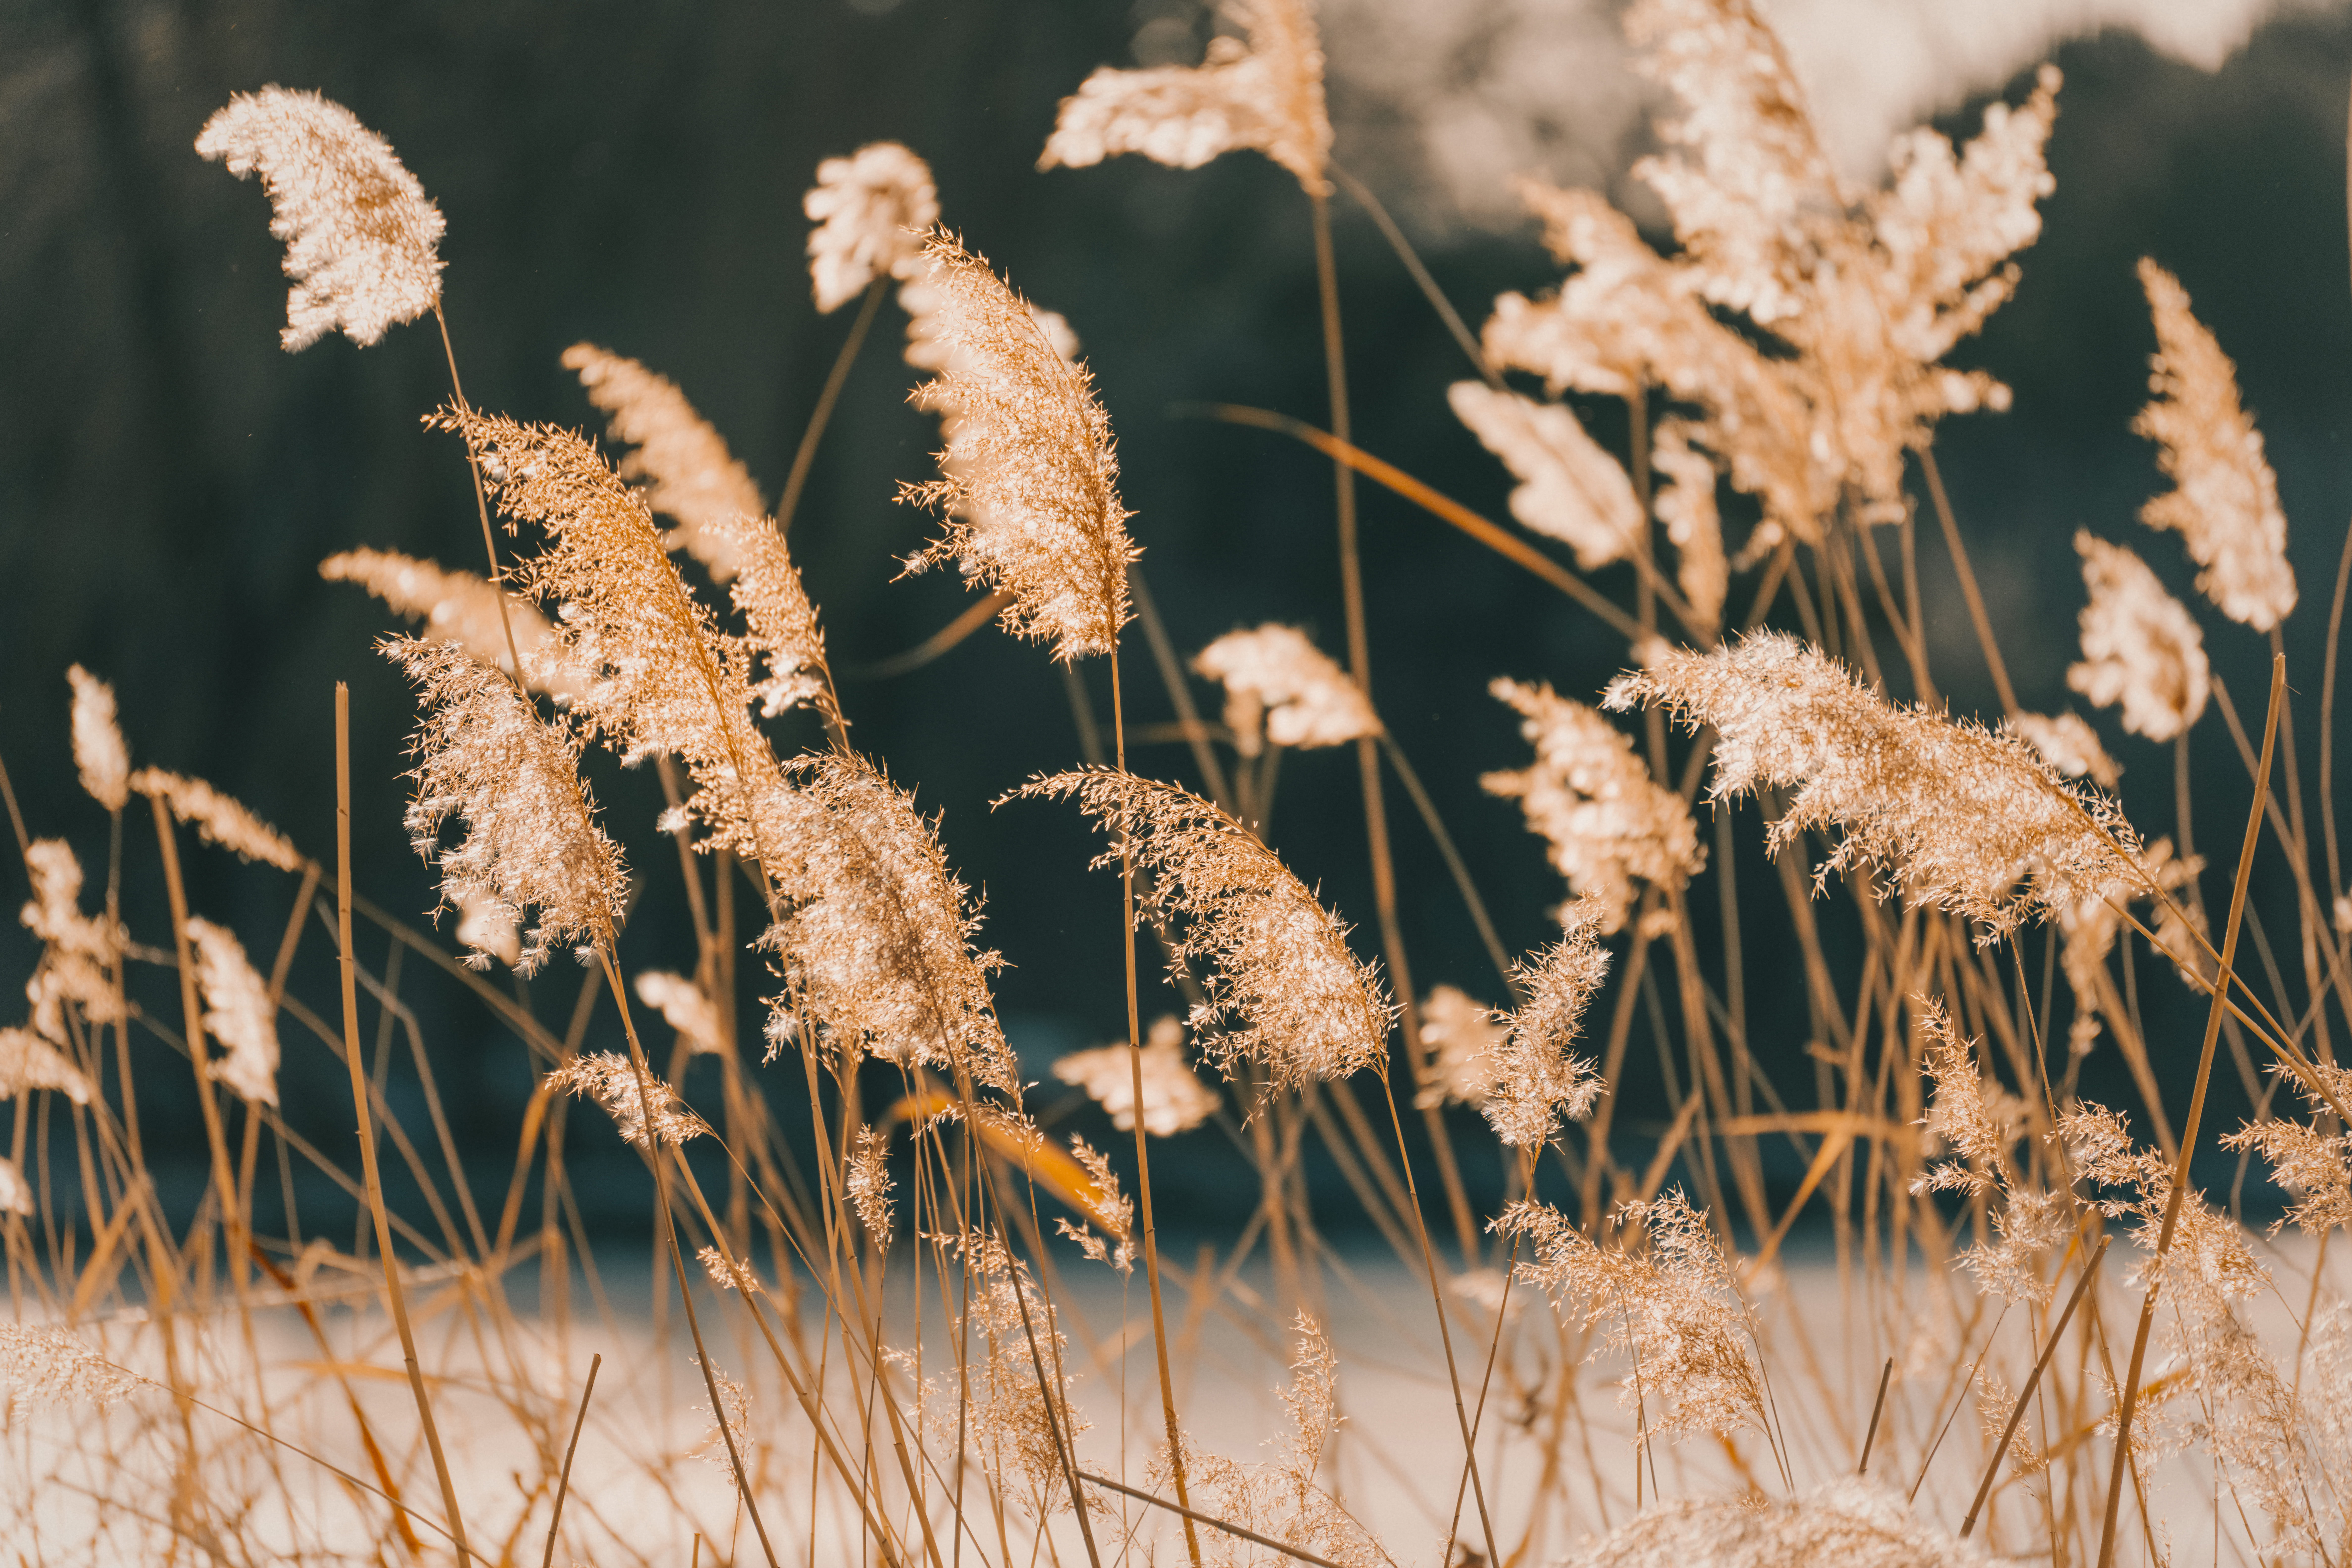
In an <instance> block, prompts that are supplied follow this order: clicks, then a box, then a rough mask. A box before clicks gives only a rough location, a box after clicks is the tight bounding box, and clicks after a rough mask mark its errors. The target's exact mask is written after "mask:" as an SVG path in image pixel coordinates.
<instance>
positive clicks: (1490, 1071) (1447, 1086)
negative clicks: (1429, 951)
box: [1412, 985, 1507, 1110]
mask: <svg viewBox="0 0 2352 1568" xmlns="http://www.w3.org/2000/svg"><path fill="white" fill-rule="evenodd" d="M1496 1017H1497V1016H1496V1013H1495V1012H1494V1011H1493V1010H1492V1009H1490V1008H1488V1007H1486V1006H1484V1005H1480V1004H1479V1003H1476V1002H1474V1001H1472V1000H1471V999H1470V997H1469V995H1468V994H1466V993H1465V992H1464V991H1463V990H1462V989H1461V988H1460V987H1459V986H1454V985H1433V986H1431V987H1430V989H1429V994H1428V995H1426V996H1423V998H1422V999H1421V1043H1422V1045H1423V1047H1424V1048H1426V1049H1427V1050H1428V1051H1429V1052H1430V1055H1431V1060H1430V1068H1429V1080H1428V1082H1427V1083H1426V1084H1424V1085H1423V1087H1422V1088H1421V1089H1420V1090H1419V1091H1418V1092H1416V1093H1415V1094H1414V1095H1413V1097H1412V1100H1413V1104H1414V1105H1415V1106H1416V1107H1417V1108H1419V1109H1422V1110H1427V1109H1428V1108H1429V1107H1431V1106H1433V1105H1447V1104H1453V1105H1467V1106H1472V1107H1480V1106H1484V1105H1485V1104H1486V1097H1487V1095H1489V1094H1490V1093H1492V1092H1493V1091H1494V1088H1495V1078H1496V1074H1497V1073H1499V1072H1500V1071H1501V1070H1502V1068H1501V1065H1500V1061H1499V1058H1498V1055H1497V1053H1498V1052H1499V1050H1500V1048H1501V1047H1502V1044H1503V1039H1504V1037H1505V1035H1506V1033H1507V1031H1506V1029H1505V1028H1504V1026H1503V1025H1502V1024H1501V1023H1499V1022H1497V1021H1496Z"/></svg>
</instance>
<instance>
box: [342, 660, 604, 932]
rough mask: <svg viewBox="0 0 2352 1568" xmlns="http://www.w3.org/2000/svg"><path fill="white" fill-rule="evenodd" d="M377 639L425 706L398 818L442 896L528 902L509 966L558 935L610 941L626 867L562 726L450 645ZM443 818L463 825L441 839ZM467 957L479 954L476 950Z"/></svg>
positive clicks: (517, 911) (510, 908) (510, 906)
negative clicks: (409, 795)
mask: <svg viewBox="0 0 2352 1568" xmlns="http://www.w3.org/2000/svg"><path fill="white" fill-rule="evenodd" d="M379 646H381V647H382V648H383V652H384V654H385V656H386V657H387V658H390V659H392V661H393V662H394V663H395V664H397V665H399V666H400V667H401V668H402V669H403V670H404V672H405V673H406V674H407V676H408V678H409V679H410V680H411V681H413V682H415V685H416V688H417V692H418V697H419V699H420V700H421V701H422V703H423V705H424V714H423V716H422V717H421V718H420V719H419V720H418V721H417V726H416V735H415V740H414V742H412V743H411V746H410V751H411V753H412V754H413V755H414V756H415V758H416V768H415V771H414V772H413V773H411V774H410V775H409V776H410V777H411V778H413V779H415V781H416V794H415V798H414V799H412V800H411V801H410V802H409V805H408V816H407V826H408V831H409V837H410V839H411V841H412V842H413V843H414V844H415V847H416V852H417V853H418V854H419V855H422V856H424V857H425V858H426V859H428V860H431V861H434V862H435V863H436V864H437V865H438V866H439V868H440V870H441V890H442V895H443V897H444V898H446V900H448V901H449V902H451V903H453V904H457V905H458V906H460V907H464V906H466V905H467V904H468V903H469V902H472V903H478V904H480V905H483V906H487V907H488V909H490V910H496V911H498V913H499V915H500V916H502V917H503V918H505V919H507V920H511V921H518V922H520V920H521V918H522V916H523V913H524V911H525V910H529V909H534V908H535V909H536V910H538V911H539V919H538V921H537V923H536V924H534V925H533V926H532V927H531V930H530V940H529V941H528V942H526V943H525V944H524V946H523V948H522V950H521V952H520V958H519V961H518V962H517V963H516V964H515V968H516V970H517V972H518V973H524V974H529V973H532V972H534V971H535V970H537V969H538V968H539V966H540V965H541V963H545V962H546V961H547V957H548V954H549V953H550V952H552V951H553V950H554V948H555V947H556V946H557V945H558V944H559V943H562V944H571V945H576V946H582V947H585V946H588V945H592V944H594V943H597V942H604V941H607V940H609V939H610V938H611V936H612V935H613V933H614V931H617V930H619V928H620V924H621V918H622V914H623V912H624V911H625V909H626V907H627V903H628V885H629V884H628V870H627V868H626V867H625V865H624V863H623V861H622V858H621V850H620V847H619V846H617V845H615V844H614V842H613V841H612V840H611V839H609V838H607V837H605V836H604V829H603V828H602V827H600V826H597V825H596V808H595V803H594V802H593V800H592V799H591V798H590V797H589V795H588V790H587V786H586V785H584V784H582V783H581V781H580V773H579V763H580V743H579V742H578V741H577V740H576V739H575V738H574V737H573V735H572V731H571V730H570V727H569V726H568V725H567V724H564V723H562V721H557V722H553V723H551V722H549V721H546V720H543V719H541V717H540V716H539V711H538V710H537V709H535V708H533V707H532V706H531V704H530V700H529V699H527V698H525V697H524V696H523V695H522V694H521V693H520V692H518V691H517V690H516V689H514V685H513V683H512V682H510V681H509V680H508V679H506V678H505V677H504V676H502V675H500V674H499V672H498V671H497V670H495V669H492V668H490V667H489V666H488V665H486V664H483V663H481V662H480V661H478V660H477V659H475V658H471V657H469V656H468V655H467V653H466V652H465V651H464V650H463V649H462V648H459V647H456V646H455V645H454V644H450V643H428V642H421V641H419V640H417V639H416V638H414V637H390V638H387V639H385V640H384V642H383V643H382V644H381V645H379ZM451 817H456V818H457V819H459V820H460V821H461V822H462V823H463V824H464V827H465V834H464V837H462V838H461V839H459V841H458V842H457V844H455V845H452V846H448V847H443V846H442V845H441V842H440V833H441V827H442V825H443V824H444V823H446V822H447V821H448V820H449V819H450V818H451ZM469 962H472V963H475V964H476V966H477V967H485V966H487V965H488V962H489V960H488V954H487V953H484V952H476V953H475V954H474V956H473V958H472V959H471V960H469Z"/></svg>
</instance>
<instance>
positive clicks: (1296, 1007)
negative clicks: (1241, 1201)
mask: <svg viewBox="0 0 2352 1568" xmlns="http://www.w3.org/2000/svg"><path fill="white" fill-rule="evenodd" d="M1014 794H1015V795H1019V796H1024V797H1029V798H1041V799H1061V798H1065V797H1067V798H1071V799H1075V800H1076V802H1077V803H1078V805H1079V806H1080V807H1081V808H1082V809H1083V810H1085V811H1086V812H1087V814H1088V815H1089V816H1093V817H1094V818H1095V819H1096V820H1097V822H1099V823H1100V824H1101V825H1102V827H1103V829H1104V831H1106V832H1108V834H1110V835H1111V837H1113V839H1115V840H1124V841H1125V842H1126V843H1127V845H1128V846H1129V848H1130V849H1131V850H1132V851H1133V854H1134V858H1135V864H1136V865H1137V866H1138V867H1139V868H1142V869H1143V870H1145V871H1147V872H1149V873H1150V877H1151V884H1152V885H1151V889H1150V893H1149V895H1148V897H1147V898H1146V900H1145V902H1144V912H1145V913H1147V914H1149V915H1150V917H1151V918H1152V919H1153V920H1155V921H1158V922H1160V926H1161V929H1162V930H1163V931H1167V932H1168V936H1169V949H1170V953H1171V962H1174V963H1188V964H1190V963H1198V964H1199V965H1200V966H1202V967H1204V968H1205V969H1206V970H1207V971H1208V974H1207V978H1206V980H1205V981H1204V982H1203V984H1204V985H1205V988H1206V990H1207V993H1208V1000H1207V1001H1206V1002H1205V1003H1204V1004H1202V1005H1201V1006H1200V1007H1198V1008H1196V1009H1195V1010H1194V1012H1193V1016H1192V1025H1193V1027H1195V1028H1196V1029H1209V1028H1213V1027H1215V1026H1219V1025H1226V1026H1228V1027H1226V1028H1225V1029H1224V1030H1223V1032H1222V1033H1218V1034H1213V1035H1209V1036H1207V1037H1205V1038H1204V1040H1203V1041H1202V1048H1203V1049H1204V1050H1205V1051H1206V1053H1207V1054H1208V1056H1209V1058H1210V1059H1211V1060H1212V1061H1213V1062H1215V1063H1216V1064H1217V1066H1218V1067H1219V1068H1222V1069H1223V1071H1225V1072H1226V1073H1227V1074H1228V1075H1231V1074H1232V1073H1233V1072H1234V1070H1235V1069H1236V1068H1237V1067H1238V1065H1239V1064H1240V1063H1241V1062H1242V1061H1243V1060H1244V1059H1248V1060H1254V1061H1256V1062H1258V1063H1259V1064H1261V1065H1262V1066H1264V1067H1265V1068H1266V1070H1267V1071H1268V1072H1269V1073H1271V1074H1272V1075H1273V1078H1274V1079H1275V1081H1276V1083H1277V1084H1278V1085H1281V1086H1283V1087H1285V1088H1288V1087H1294V1086H1296V1085H1298V1084H1300V1083H1303V1082H1305V1081H1306V1080H1307V1079H1328V1078H1337V1077H1340V1076H1342V1075H1344V1074H1347V1073H1351V1072H1356V1071H1359V1070H1360V1069H1365V1068H1385V1067H1386V1065H1387V1063H1388V1034H1389V1025H1390V1023H1391V1005H1390V1003H1389V999H1388V995H1387V993H1386V992H1385V991H1383V990H1382V988H1381V982H1380V976H1379V975H1378V974H1377V973H1375V972H1374V971H1373V969H1372V968H1371V966H1370V965H1369V964H1366V963H1361V962H1360V961H1359V960H1358V959H1357V958H1356V956H1355V954H1353V953H1352V952H1349V951H1348V933H1347V928H1346V927H1344V926H1342V925H1341V924H1340V923H1339V921H1338V920H1337V919H1335V918H1334V917H1333V916H1332V914H1331V913H1330V911H1329V910H1326V909H1325V908H1324V907H1323V906H1322V905H1321V904H1320V903H1318V902H1317V901H1316V898H1315V895H1314V894H1313V893H1311V892H1309V891H1308V890H1307V886H1306V884H1304V883H1302V882H1301V881H1299V879H1297V877H1295V876H1293V875H1292V874H1291V872H1290V868H1288V867H1286V866H1285V865H1284V864H1283V863H1282V861H1281V860H1280V859H1279V858H1276V855H1275V853H1274V851H1272V850H1271V849H1268V848H1267V847H1265V845H1264V844H1263V843H1261V842H1259V840H1258V838H1257V837H1256V836H1255V834H1253V833H1251V832H1250V831H1249V829H1247V828H1245V827H1244V826H1242V825H1241V824H1240V823H1238V822H1235V821H1234V819H1233V818H1232V817H1230V816H1226V815H1225V814H1224V813H1223V812H1222V811H1220V810H1218V809H1217V807H1215V806H1214V805H1211V804H1210V803H1209V802H1207V801H1205V800H1202V798H1201V797H1200V796H1198V795H1193V794H1192V793H1190V792H1189V791H1186V790H1182V789H1179V788H1177V787H1176V786H1175V785H1174V784H1160V783H1157V782H1155V781H1153V780H1150V779H1140V778H1136V777H1134V776H1133V775H1131V774H1127V773H1112V772H1110V771H1108V769H1086V770H1082V771H1080V772H1076V773H1056V774H1055V775H1054V776H1052V777H1050V778H1041V779H1037V780H1034V781H1033V782H1031V783H1030V784H1024V785H1023V786H1022V787H1021V788H1020V789H1019V790H1017V791H1015V792H1014ZM1118 860H1119V858H1118V851H1117V850H1116V849H1112V850H1108V851H1106V852H1105V853H1104V854H1103V855H1102V856H1101V857H1100V858H1097V860H1096V862H1095V864H1096V865H1097V866H1116V865H1118Z"/></svg>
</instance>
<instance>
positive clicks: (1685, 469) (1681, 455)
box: [1650, 419, 1731, 629]
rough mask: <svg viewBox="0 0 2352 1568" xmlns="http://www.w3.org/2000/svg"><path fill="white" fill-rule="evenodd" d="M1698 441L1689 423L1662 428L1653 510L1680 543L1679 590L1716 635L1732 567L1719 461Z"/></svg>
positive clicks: (1654, 448) (1654, 455)
mask: <svg viewBox="0 0 2352 1568" xmlns="http://www.w3.org/2000/svg"><path fill="white" fill-rule="evenodd" d="M1696 435H1697V430H1696V426H1693V425H1692V424H1691V423H1690V421H1688V420H1686V419H1665V420H1661V421H1660V422H1659V424H1658V430H1657V435H1656V437H1654V439H1653V440H1652V441H1651V443H1650V468H1651V472H1652V475H1653V482H1654V484H1655V486H1656V489H1655V490H1654V492H1653V494H1652V502H1651V504H1652V505H1653V507H1654V509H1655V510H1656V511H1657V514H1658V521H1660V522H1662V523H1664V524H1665V528H1666V537H1667V538H1668V539H1669V540H1671V541H1673V542H1674V546H1675V586H1676V587H1678V588H1680V589H1681V590H1682V591H1683V597H1684V598H1685V599H1686V600H1688V601H1689V602H1690V607H1691V613H1692V614H1693V615H1694V616H1696V617H1697V618H1698V620H1699V623H1700V625H1701V626H1705V627H1707V628H1710V629H1712V628H1713V627H1715V626H1718V625H1720V624H1721V623H1722V620H1723V601H1724V598H1725V596H1726V595H1728V594H1729V593H1730V591H1731V563H1730V561H1729V560H1728V559H1727V558H1726V557H1725V555H1724V553H1723V514H1722V513H1721V512H1720V511H1719V510H1717V508H1716V504H1715V479H1716V473H1715V459H1714V458H1711V457H1709V456H1708V455H1707V454H1706V452H1704V451H1702V450H1700V449H1699V448H1698V447H1696V446H1694V445H1693V444H1692V443H1693V441H1694V439H1695V438H1696Z"/></svg>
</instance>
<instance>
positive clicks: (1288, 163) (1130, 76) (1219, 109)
mask: <svg viewBox="0 0 2352 1568" xmlns="http://www.w3.org/2000/svg"><path fill="white" fill-rule="evenodd" d="M1218 9H1219V11H1221V12H1222V13H1223V15H1224V16H1226V17H1228V18H1230V19H1231V20H1232V21H1233V22H1234V23H1236V24H1238V25H1239V26H1240V27H1241V29H1242V30H1243V32H1244V34H1245V35H1246V41H1244V38H1240V37H1231V36H1228V35H1220V36H1219V37H1216V38H1215V39H1213V41H1212V42H1211V43H1210V45H1209V52H1208V58H1206V59H1204V60H1203V61H1202V63H1201V64H1200V65H1198V66H1190V67H1188V66H1160V67H1156V68H1151V69H1149V70H1114V69H1112V68H1110V67H1108V66H1104V67H1102V68H1099V69H1097V70H1096V71H1095V72H1094V74H1093V75H1091V76H1089V77H1087V79H1086V80H1085V81H1083V82H1081V83H1079V84H1078V90H1077V91H1076V93H1074V94H1072V95H1071V96H1070V97H1068V98H1066V99H1064V100H1062V110H1061V113H1060V114H1059V115H1058V116H1056V118H1055V121H1054V133H1053V135H1051V136H1050V137H1048V138H1046V141H1045V153H1044V155H1043V156H1041V157H1040V158H1039V159H1038V160H1037V166H1038V167H1039V168H1041V169H1050V168H1054V167H1055V166H1056V165H1060V166H1062V167H1065V168H1072V169H1076V168H1083V167H1085V166H1086V165H1087V164H1090V163H1101V162H1102V161H1103V160H1104V159H1105V158H1109V157H1115V156H1117V155H1118V154H1119V153H1142V154H1143V155H1144V156H1145V157H1147V158H1150V159H1151V160H1152V161H1153V162H1155V163H1168V164H1172V165H1173V166H1174V167H1176V168H1179V169H1197V168H1199V167H1200V166H1201V165H1202V164H1203V163H1207V162H1209V160H1211V159H1212V158H1215V157H1218V156H1220V155H1222V154H1223V153H1232V152H1236V151H1238V150H1240V149H1242V148H1244V147H1255V148H1256V149H1257V150H1258V151H1259V152H1261V153H1265V155H1266V156H1267V157H1269V158H1271V159H1273V160H1274V161H1275V162H1276V163H1279V164H1281V165H1282V166H1283V167H1284V168H1286V169H1287V170H1289V171H1290V172H1291V173H1292V174H1295V175H1297V177H1298V183H1299V184H1301V185H1303V186H1305V187H1306V188H1307V192H1308V193H1309V194H1310V195H1321V194H1323V193H1324V192H1326V191H1328V190H1329V189H1330V186H1329V184H1328V182H1327V181H1326V180H1325V179H1324V177H1323V168H1324V164H1325V163H1326V162H1327V161H1328V159H1329V157H1330V155H1331V122H1330V121H1329V120H1328V118H1326V116H1325V113H1324V107H1323V47H1322V43H1321V40H1320V39H1319V38H1318V37H1317V35H1316V31H1315V16H1314V11H1313V7H1312V5H1310V4H1309V0H1223V4H1222V5H1219V6H1218Z"/></svg>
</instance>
